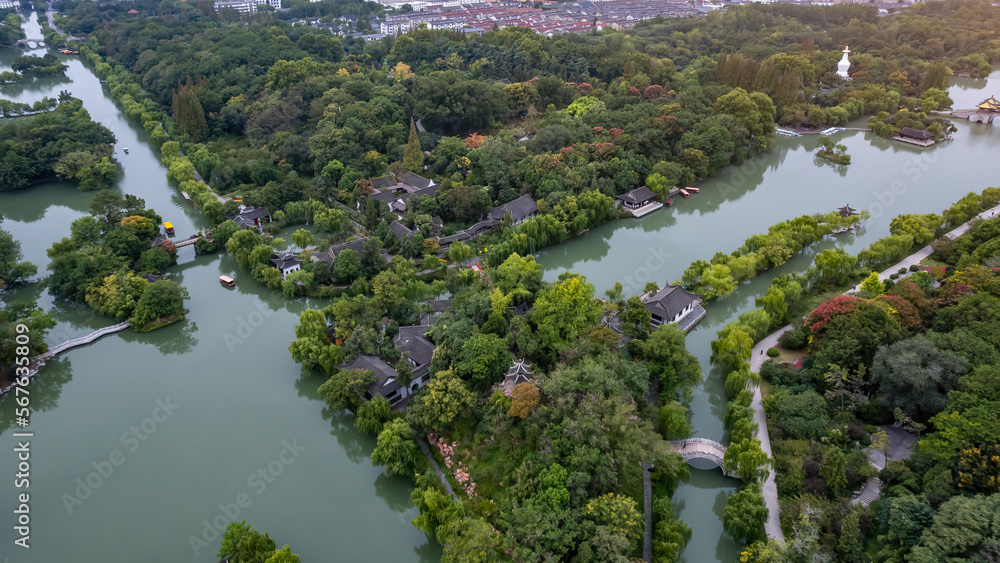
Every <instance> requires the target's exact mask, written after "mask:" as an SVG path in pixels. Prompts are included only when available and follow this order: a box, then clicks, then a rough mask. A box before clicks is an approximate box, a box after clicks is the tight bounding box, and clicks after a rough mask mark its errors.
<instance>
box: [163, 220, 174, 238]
mask: <svg viewBox="0 0 1000 563" xmlns="http://www.w3.org/2000/svg"><path fill="white" fill-rule="evenodd" d="M163 229H164V230H166V231H167V234H168V235H172V234H174V224H173V223H171V222H170V221H167V222H166V223H164V224H163Z"/></svg>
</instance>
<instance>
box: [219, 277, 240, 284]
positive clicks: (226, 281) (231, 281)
mask: <svg viewBox="0 0 1000 563" xmlns="http://www.w3.org/2000/svg"><path fill="white" fill-rule="evenodd" d="M219 283H221V284H222V285H223V286H225V287H236V280H234V279H233V278H231V277H229V276H219Z"/></svg>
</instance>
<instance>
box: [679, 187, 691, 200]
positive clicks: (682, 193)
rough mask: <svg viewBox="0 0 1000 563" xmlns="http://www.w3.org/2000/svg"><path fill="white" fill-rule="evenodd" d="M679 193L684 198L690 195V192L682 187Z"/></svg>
mask: <svg viewBox="0 0 1000 563" xmlns="http://www.w3.org/2000/svg"><path fill="white" fill-rule="evenodd" d="M680 193H681V195H682V196H684V199H687V198H689V197H691V194H689V193H688V191H687V190H683V189H682V190H681V192H680Z"/></svg>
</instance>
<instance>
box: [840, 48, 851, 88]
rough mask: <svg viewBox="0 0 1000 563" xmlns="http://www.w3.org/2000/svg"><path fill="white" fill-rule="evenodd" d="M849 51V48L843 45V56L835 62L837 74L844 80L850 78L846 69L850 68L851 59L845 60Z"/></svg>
mask: <svg viewBox="0 0 1000 563" xmlns="http://www.w3.org/2000/svg"><path fill="white" fill-rule="evenodd" d="M850 53H851V50H850V49H848V48H847V46H846V45H845V46H844V58H842V59H840V62H839V63H837V76H839V77H841V78H843V79H844V80H850V78H851V77H850V76H848V75H847V69H849V68H851V61H849V60H847V55H849V54H850Z"/></svg>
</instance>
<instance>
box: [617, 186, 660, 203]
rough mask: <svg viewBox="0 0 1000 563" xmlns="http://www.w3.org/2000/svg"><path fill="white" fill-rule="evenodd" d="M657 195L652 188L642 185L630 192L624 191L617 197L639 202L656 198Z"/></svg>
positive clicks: (628, 201)
mask: <svg viewBox="0 0 1000 563" xmlns="http://www.w3.org/2000/svg"><path fill="white" fill-rule="evenodd" d="M655 197H656V194H655V193H653V192H652V190H650V189H649V188H647V187H646V186H642V187H641V188H636V189H634V190H632V191H630V192H628V193H624V194H622V195H620V196H618V197H617V198H616V199H620V200H622V201H624V202H626V203H631V204H638V203H642V202H644V201H649V200H651V199H654V198H655Z"/></svg>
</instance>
